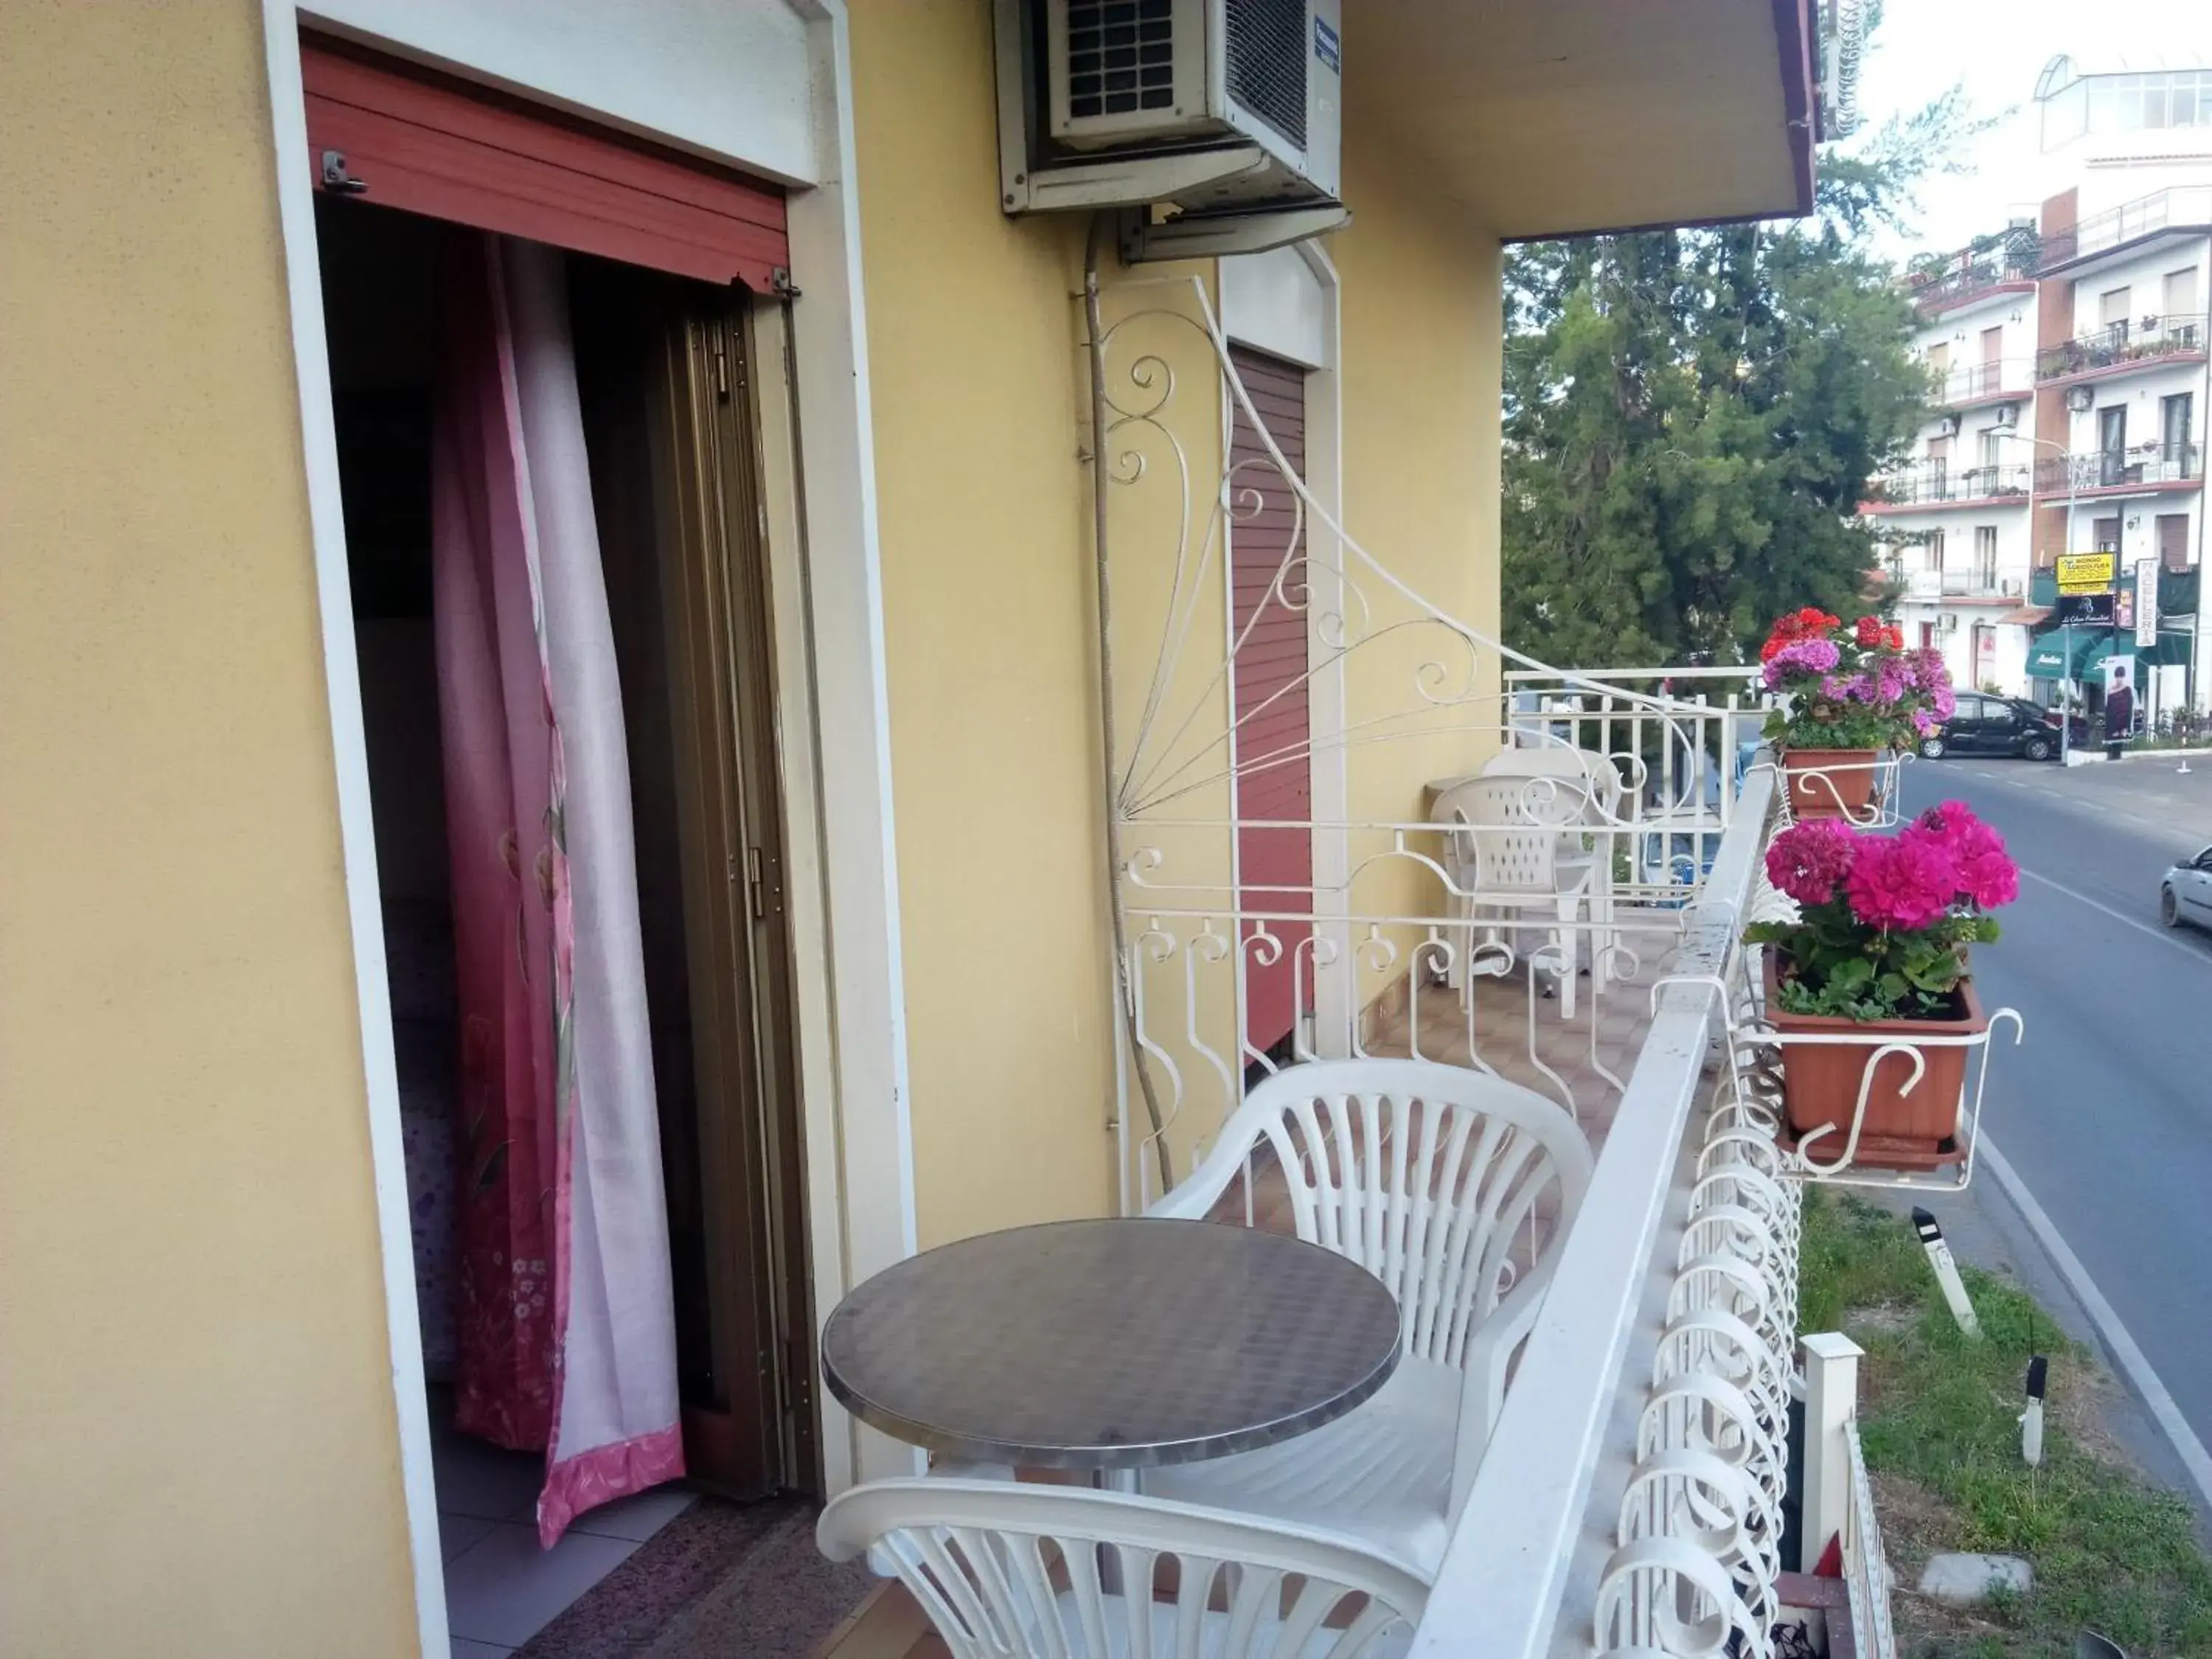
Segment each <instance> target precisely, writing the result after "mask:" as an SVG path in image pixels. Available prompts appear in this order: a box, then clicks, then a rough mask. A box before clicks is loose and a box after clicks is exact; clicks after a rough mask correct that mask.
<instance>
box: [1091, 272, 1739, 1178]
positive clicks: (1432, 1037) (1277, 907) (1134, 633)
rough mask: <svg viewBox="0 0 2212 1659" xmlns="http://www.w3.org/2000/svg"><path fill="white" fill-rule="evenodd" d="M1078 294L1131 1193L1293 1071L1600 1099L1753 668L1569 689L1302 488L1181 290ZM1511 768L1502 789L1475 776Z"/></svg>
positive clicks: (1613, 1073) (1123, 1139)
mask: <svg viewBox="0 0 2212 1659" xmlns="http://www.w3.org/2000/svg"><path fill="white" fill-rule="evenodd" d="M1084 307H1085V326H1086V329H1087V331H1088V334H1089V343H1090V346H1091V369H1092V375H1093V392H1094V400H1093V406H1092V419H1093V432H1092V443H1091V454H1092V458H1093V460H1094V466H1093V470H1092V477H1093V488H1094V500H1093V512H1094V525H1095V530H1096V535H1097V544H1098V547H1097V552H1098V559H1099V568H1098V579H1099V585H1100V599H1099V614H1100V617H1101V618H1102V623H1103V634H1102V638H1101V642H1100V653H1099V655H1100V663H1101V666H1102V669H1103V671H1104V673H1105V675H1106V678H1107V690H1106V694H1105V696H1104V697H1103V707H1104V708H1105V709H1106V710H1107V711H1108V726H1107V729H1106V731H1105V732H1103V738H1104V744H1103V746H1104V750H1105V752H1106V755H1107V775H1106V786H1107V794H1108V800H1109V819H1108V824H1107V836H1106V840H1107V847H1108V853H1109V859H1110V860H1111V863H1112V875H1113V892H1112V898H1113V918H1112V920H1113V933H1114V936H1115V937H1114V956H1113V958H1112V963H1111V967H1112V975H1113V984H1114V990H1115V1005H1116V1006H1115V1024H1116V1027H1117V1035H1118V1036H1119V1037H1120V1041H1119V1042H1118V1043H1117V1044H1116V1048H1115V1057H1116V1066H1117V1070H1116V1084H1117V1097H1116V1102H1115V1118H1114V1123H1115V1133H1116V1134H1117V1137H1118V1142H1117V1150H1118V1152H1119V1164H1118V1167H1119V1173H1120V1185H1119V1194H1118V1195H1119V1200H1120V1203H1121V1206H1122V1208H1123V1209H1124V1210H1125V1211H1127V1212H1137V1211H1141V1210H1142V1209H1144V1208H1145V1207H1146V1205H1147V1204H1148V1203H1149V1202H1150V1201H1151V1200H1152V1198H1154V1197H1156V1196H1158V1194H1159V1193H1160V1191H1161V1190H1163V1189H1164V1188H1165V1187H1167V1186H1169V1185H1171V1184H1172V1182H1173V1181H1174V1179H1175V1177H1176V1172H1177V1171H1178V1170H1188V1168H1189V1167H1190V1164H1191V1162H1192V1160H1193V1159H1194V1158H1195V1157H1197V1156H1199V1155H1200V1153H1201V1152H1202V1151H1203V1149H1204V1148H1205V1146H1206V1145H1207V1144H1208V1143H1209V1142H1210V1140H1211V1139H1212V1135H1213V1133H1215V1132H1216V1131H1217V1130H1218V1127H1219V1126H1220V1124H1221V1123H1222V1122H1223V1121H1225V1120H1226V1119H1227V1117H1228V1116H1229V1115H1230V1114H1231V1113H1232V1112H1233V1111H1234V1110H1235V1109H1236V1107H1237V1104H1238V1103H1240V1102H1241V1100H1242V1098H1243V1091H1244V1089H1245V1087H1246V1085H1247V1084H1248V1083H1249V1081H1250V1080H1251V1079H1254V1078H1255V1077H1257V1076H1259V1075H1263V1074H1265V1073H1267V1072H1269V1071H1272V1070H1273V1069H1275V1068H1277V1067H1279V1066H1282V1065H1285V1064H1288V1063H1292V1062H1296V1061H1299V1060H1314V1059H1329V1058H1336V1057H1339V1056H1346V1055H1362V1054H1412V1055H1415V1056H1419V1057H1422V1058H1429V1059H1437V1060H1446V1061H1448V1062H1450V1063H1454V1064H1460V1065H1466V1066H1474V1067H1477V1068H1480V1069H1484V1070H1488V1071H1492V1072H1494V1073H1501V1074H1503V1075H1505V1076H1507V1077H1510V1078H1511V1079H1514V1080H1515V1081H1516V1082H1520V1083H1522V1084H1523V1085H1526V1086H1528V1087H1531V1088H1534V1089H1536V1090H1538V1091H1541V1092H1544V1093H1547V1094H1548V1095H1550V1096H1552V1097H1553V1098H1556V1099H1559V1100H1560V1101H1561V1102H1562V1103H1564V1104H1565V1105H1566V1106H1567V1107H1568V1108H1569V1109H1571V1110H1574V1111H1576V1112H1577V1113H1578V1114H1580V1113H1582V1112H1583V1111H1584V1110H1585V1109H1587V1108H1589V1107H1590V1106H1592V1105H1593V1104H1595V1103H1599V1102H1600V1101H1601V1100H1602V1101H1604V1102H1607V1103H1609V1102H1610V1101H1611V1100H1612V1099H1613V1098H1616V1097H1618V1096H1619V1094H1620V1091H1621V1090H1622V1089H1623V1087H1624V1086H1625V1085H1626V1076H1625V1075H1624V1073H1626V1071H1627V1070H1628V1069H1630V1066H1629V1061H1628V1060H1627V1058H1626V1056H1625V1055H1621V1056H1620V1057H1619V1058H1613V1056H1615V1055H1616V1054H1618V1053H1619V1048H1618V1043H1619V1038H1618V1036H1617V1035H1613V1036H1607V1020H1606V1018H1605V1016H1606V1012H1607V1008H1608V1007H1609V1006H1610V1007H1617V1006H1619V1002H1620V999H1621V998H1622V997H1624V996H1629V997H1633V998H1634V999H1636V1000H1637V1002H1638V1005H1639V1012H1640V1005H1641V1003H1642V1001H1643V1000H1644V998H1645V997H1646V996H1647V995H1648V984H1649V978H1648V976H1649V975H1650V973H1651V972H1652V971H1654V970H1655V969H1656V966H1657V964H1658V963H1661V962H1662V960H1664V959H1666V958H1667V957H1669V956H1670V954H1671V953H1673V952H1674V951H1675V950H1676V949H1677V948H1678V947H1679V945H1680V940H1681V939H1682V936H1683V930H1684V927H1685V923H1686V918H1687V917H1689V916H1690V915H1692V907H1693V906H1694V905H1695V904H1696V903H1697V902H1698V900H1699V896H1700V894H1701V893H1702V891H1703V890H1704V887H1705V880H1706V872H1707V870H1708V869H1709V868H1710V867H1711V864H1712V861H1713V860H1714V858H1715V856H1716V854H1717V850H1718V848H1719V847H1720V846H1721V844H1722V843H1723V841H1724V839H1725V837H1726V836H1727V833H1728V830H1729V826H1730V824H1731V823H1732V822H1733V815H1734V813H1735V806H1736V801H1737V796H1738V793H1739V789H1740V777H1741V757H1740V755H1739V752H1738V751H1739V750H1740V749H1741V747H1742V739H1743V738H1745V737H1747V736H1748V735H1749V732H1750V727H1749V726H1748V725H1747V724H1746V723H1745V716H1746V715H1747V714H1750V713H1751V712H1752V711H1751V710H1750V709H1749V708H1747V707H1745V706H1743V705H1744V703H1745V698H1746V694H1745V691H1744V688H1745V687H1746V685H1747V680H1748V676H1749V674H1750V673H1751V672H1752V671H1749V670H1746V669H1741V668H1738V669H1735V670H1729V671H1696V670H1690V671H1682V672H1681V673H1680V674H1679V675H1676V676H1673V677H1671V678H1672V680H1674V681H1677V682H1679V684H1674V683H1668V682H1669V680H1670V677H1669V676H1668V674H1667V672H1666V671H1663V670H1661V671H1655V670H1633V671H1612V672H1606V671H1599V672H1588V671H1580V670H1569V671H1561V670H1556V669H1549V668H1547V667H1545V666H1544V665H1542V664H1541V662H1539V661H1537V660H1536V659H1534V658H1531V657H1529V656H1528V655H1527V654H1525V653H1521V652H1517V651H1516V650H1514V649H1513V648H1512V647H1510V646H1507V645H1505V644H1504V643H1503V642H1501V641H1496V640H1494V639H1492V638H1489V637H1487V636H1486V635H1484V634H1482V633H1481V632H1480V631H1479V630H1478V629H1475V628H1474V627H1473V626H1472V625H1471V624H1469V623H1466V622H1464V621H1462V620H1461V619H1459V618H1456V617H1454V616H1453V615H1452V614H1451V613H1450V612H1449V611H1448V610H1447V609H1445V608H1444V607H1443V606H1442V605H1438V604H1437V603H1435V602H1434V601H1432V600H1431V599H1428V598H1427V597H1425V596H1424V595H1423V594H1422V593H1421V592H1419V591H1418V590H1416V589H1415V588H1414V587H1413V586H1412V585H1411V584H1410V583H1409V582H1408V581H1407V580H1406V579H1405V577H1404V576H1403V574H1401V573H1400V572H1397V571H1395V570H1393V569H1392V568H1390V567H1389V564H1387V563H1386V562H1383V560H1381V559H1380V558H1378V557H1376V556H1375V555H1374V554H1373V553H1371V552H1370V550H1367V549H1366V548H1365V547H1364V546H1363V545H1362V544H1360V543H1359V541H1358V539H1357V538H1356V537H1354V536H1353V535H1352V532H1350V531H1349V530H1348V529H1346V526H1344V525H1343V524H1342V523H1341V522H1340V520H1339V519H1338V518H1337V517H1336V515H1335V514H1334V512H1333V511H1332V509H1331V508H1330V507H1329V504H1328V501H1327V499H1326V498H1325V497H1324V496H1323V495H1318V494H1316V491H1315V489H1313V488H1312V487H1311V486H1310V485H1309V483H1307V482H1306V480H1305V479H1304V477H1303V476H1302V474H1301V471H1300V470H1299V468H1298V467H1297V466H1296V465H1292V463H1291V460H1290V459H1289V458H1288V457H1286V456H1285V453H1283V452H1282V450H1281V448H1280V446H1279V444H1278V442H1277V441H1276V439H1275V437H1274V435H1273V434H1272V433H1271V432H1270V430H1269V429H1268V426H1267V421H1266V420H1265V419H1264V418H1263V417H1262V415H1261V410H1260V409H1259V407H1258V406H1257V405H1255V404H1254V403H1253V401H1252V398H1251V394H1250V392H1249V390H1248V388H1247V387H1246V386H1244V384H1243V380H1242V377H1241V376H1240V374H1238V372H1237V365H1236V362H1234V360H1233V359H1232V357H1231V352H1230V349H1229V345H1228V341H1227V338H1226V337H1225V334H1224V333H1223V332H1222V330H1221V326H1220V323H1219V319H1218V316H1217V315H1216V313H1215V312H1214V309H1213V306H1212V299H1211V296H1210V295H1209V293H1208V292H1207V290H1206V289H1205V287H1204V286H1203V285H1202V284H1197V283H1192V282H1190V281H1189V280H1188V278H1185V277H1141V278H1132V279H1129V280H1127V281H1125V282H1122V283H1117V284H1115V285H1114V286H1113V288H1112V289H1111V290H1110V291H1109V290H1107V289H1104V288H1103V287H1101V286H1097V285H1094V279H1093V278H1091V276H1086V281H1085V295H1084ZM1191 392H1196V393H1197V394H1198V395H1197V397H1196V398H1190V397H1188V394H1189V393H1191ZM1425 564H1426V568H1428V570H1429V572H1430V574H1431V575H1433V576H1434V577H1435V578H1436V579H1437V580H1445V581H1451V580H1455V578H1454V575H1453V573H1454V572H1455V570H1456V568H1458V567H1457V563H1456V562H1447V561H1443V560H1439V559H1438V558H1437V557H1435V556H1433V552H1432V553H1431V557H1429V558H1428V559H1427V560H1426V561H1425ZM1724 681H1726V682H1732V683H1733V684H1723V682H1724ZM1500 769H1503V770H1504V772H1505V773H1506V774H1508V775H1510V776H1512V777H1513V778H1515V779H1516V782H1514V783H1513V784H1511V785H1510V786H1509V787H1508V788H1507V791H1506V794H1507V796H1508V797H1509V798H1508V799H1503V800H1501V799H1498V793H1497V792H1495V791H1492V790H1489V789H1487V788H1486V787H1485V786H1484V785H1482V784H1480V783H1478V782H1476V781H1475V780H1477V779H1479V778H1480V777H1482V776H1483V775H1485V774H1486V773H1496V772H1498V771H1499V770H1500ZM1459 786H1464V787H1465V793H1467V794H1468V796H1469V797H1470V798H1480V800H1481V802H1482V803H1483V810H1482V811H1472V810H1471V811H1469V812H1468V813H1465V814H1460V815H1457V816H1455V815H1454V813H1453V811H1452V805H1453V803H1452V801H1451V800H1449V799H1446V798H1447V797H1448V796H1449V795H1451V794H1452V793H1454V790H1455V787H1459ZM1485 813H1487V814H1488V816H1487V817H1486V816H1485V815H1484V814H1485ZM1439 817H1442V818H1443V822H1439V821H1438V818H1439ZM1639 975H1641V976H1644V980H1645V982H1644V984H1641V985H1638V984H1635V983H1634V981H1636V980H1637V979H1638V977H1639ZM1611 1025H1612V1027H1613V1029H1614V1030H1615V1032H1617V1029H1618V1027H1619V1025H1620V1022H1618V1021H1613V1022H1611Z"/></svg>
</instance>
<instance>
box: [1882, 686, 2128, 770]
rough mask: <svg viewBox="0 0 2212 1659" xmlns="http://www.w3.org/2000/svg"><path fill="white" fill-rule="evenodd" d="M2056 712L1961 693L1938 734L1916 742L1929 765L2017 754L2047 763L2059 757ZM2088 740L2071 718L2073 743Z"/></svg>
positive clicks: (2079, 722) (2022, 701)
mask: <svg viewBox="0 0 2212 1659" xmlns="http://www.w3.org/2000/svg"><path fill="white" fill-rule="evenodd" d="M2058 720H2059V715H2058V711H2057V709H2055V708H2043V707H2042V706H2041V705H2040V704H2038V703H2033V702H2028V701H2027V698H2025V697H1993V696H1989V695H1988V694H1987V693H1985V692H1980V691H1961V692H1960V693H1959V706H1958V708H1956V709H1954V711H1953V712H1952V714H1951V718H1950V719H1949V720H1945V721H1944V722H1943V727H1942V730H1941V731H1940V732H1936V734H1935V735H1934V736H1933V737H1929V738H1922V739H1921V740H1920V753H1921V755H1922V756H1923V757H1924V758H1926V759H1928V760H1941V759H1942V757H1944V756H1946V755H2021V756H2025V757H2027V759H2029V760H2033V761H2040V760H2050V759H2051V758H2052V757H2055V756H2056V755H2057V753H2058V749H2059V742H2058ZM2086 736H2087V729H2086V723H2085V722H2084V721H2083V720H2081V717H2080V716H2079V715H2078V714H2077V715H2076V716H2075V719H2074V741H2075V743H2077V744H2078V743H2080V742H2081V740H2082V739H2083V738H2084V737H2086Z"/></svg>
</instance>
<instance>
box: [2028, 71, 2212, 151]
mask: <svg viewBox="0 0 2212 1659" xmlns="http://www.w3.org/2000/svg"><path fill="white" fill-rule="evenodd" d="M2081 84H2082V85H2084V86H2086V87H2087V92H2088V100H2087V105H2088V106H2087V128H2088V131H2091V132H2139V131H2144V130H2145V129H2149V130H2152V131H2162V130H2163V129H2165V128H2167V127H2197V126H2203V125H2207V124H2208V123H2212V73H2209V72H2207V71H2205V70H2193V69H2191V70H2168V71H2166V72H2165V73H2163V74H2156V75H2096V76H2089V77H2088V78H2087V80H2086V81H2085V82H2081ZM2067 90H2068V91H2070V90H2071V89H2070V88H2068V89H2067ZM2063 101H2064V94H2063V93H2060V94H2054V95H2053V96H2052V98H2051V100H2050V101H2049V103H2047V104H2046V106H2045V107H2046V109H2049V108H2050V107H2051V105H2053V104H2057V105H2062V106H2063ZM2069 115H2070V112H2069ZM2044 131H2045V145H2046V147H2047V146H2048V145H2049V143H2051V142H2052V141H2053V139H2055V138H2056V137H2057V136H2058V135H2060V134H2064V133H2069V131H2079V129H2078V128H2069V124H2068V122H2067V121H2066V120H2064V119H2061V118H2054V117H2052V116H2051V115H2046V116H2045V123H2044Z"/></svg>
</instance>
